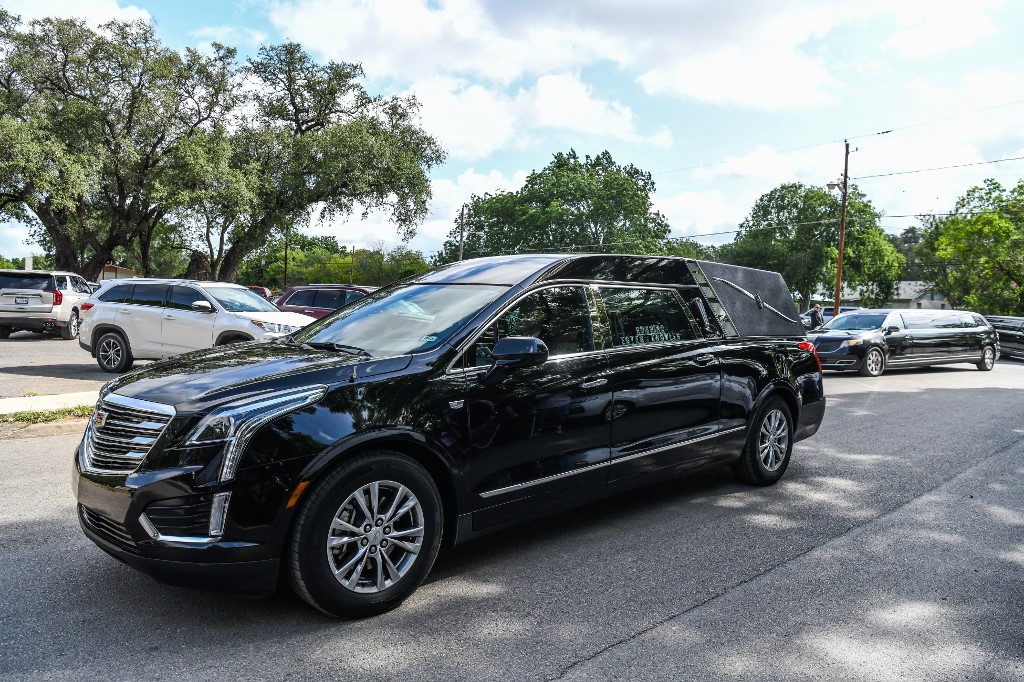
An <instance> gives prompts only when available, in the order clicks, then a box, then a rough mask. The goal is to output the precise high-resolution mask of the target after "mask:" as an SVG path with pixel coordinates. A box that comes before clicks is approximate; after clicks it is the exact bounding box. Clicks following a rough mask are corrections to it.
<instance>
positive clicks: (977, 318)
mask: <svg viewBox="0 0 1024 682" xmlns="http://www.w3.org/2000/svg"><path fill="white" fill-rule="evenodd" d="M971 319H972V320H974V324H973V325H971V326H973V327H987V326H989V324H988V322H987V321H985V318H984V317H982V316H981V315H979V314H977V313H971Z"/></svg>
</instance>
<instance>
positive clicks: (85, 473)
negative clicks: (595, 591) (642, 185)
mask: <svg viewBox="0 0 1024 682" xmlns="http://www.w3.org/2000/svg"><path fill="white" fill-rule="evenodd" d="M797 317H798V313H797V310H796V306H795V305H794V304H793V301H792V298H791V296H790V293H789V290H788V288H787V286H786V284H785V282H784V281H783V280H782V277H781V276H780V275H778V274H777V273H769V272H764V271H761V270H752V269H749V268H741V267H737V266H732V265H725V264H720V263H708V262H701V261H693V260H685V259H682V258H671V257H644V256H606V255H529V256H526V255H524V256H503V257H494V258H484V259H476V260H469V261H463V262H459V263H455V264H452V265H449V266H446V267H444V268H441V269H438V270H435V271H432V272H429V273H427V274H424V275H421V276H419V277H418V278H416V279H413V280H410V281H406V282H402V283H399V284H395V285H392V286H391V287H388V288H387V289H383V290H381V291H377V292H374V293H371V294H369V295H368V296H366V297H364V298H362V299H360V300H358V301H356V302H355V303H353V304H351V305H349V306H346V307H345V308H343V309H342V310H340V311H338V312H337V313H336V314H334V315H331V316H330V317H327V318H324V319H322V320H319V321H317V322H314V323H313V324H311V325H310V326H309V327H306V328H304V329H302V330H301V331H298V332H295V333H293V334H291V335H289V336H287V337H284V338H283V339H280V340H279V341H277V342H275V343H266V344H248V345H245V346H240V347H234V348H223V349H220V348H218V349H213V350H207V351H199V352H195V353H190V354H188V355H184V356H180V357H177V358H172V359H169V360H164V361H162V362H158V363H155V364H153V365H150V366H148V367H144V368H142V369H140V370H138V371H136V372H133V373H131V374H127V375H123V376H121V377H120V378H117V379H115V380H113V381H111V382H110V383H109V384H107V386H106V387H105V388H104V389H103V391H102V392H101V400H100V402H99V404H98V405H97V408H96V410H95V412H94V413H93V416H92V418H91V419H90V421H89V423H88V426H87V427H86V430H85V434H84V437H83V440H82V442H81V445H80V448H79V450H78V454H77V457H76V460H75V462H76V463H75V466H76V472H77V473H76V474H75V476H76V483H75V485H74V487H75V490H76V495H77V500H78V507H77V509H78V514H79V519H80V523H81V526H82V528H83V530H84V532H85V534H86V535H87V536H88V537H89V538H91V539H92V541H93V542H95V543H96V544H97V545H99V546H100V547H101V548H102V549H104V550H105V551H107V552H109V553H110V554H112V555H114V556H116V557H118V558H120V559H122V560H123V561H124V562H126V563H128V564H129V565H131V566H134V567H136V568H138V569H141V570H143V571H146V572H148V573H150V574H152V575H154V576H156V577H157V578H159V579H161V580H164V581H167V582H172V583H179V584H201V585H206V586H220V587H222V588H226V589H232V590H235V591H243V592H250V593H266V592H271V591H273V590H274V589H275V588H276V586H277V585H278V578H279V574H280V573H281V572H284V573H285V574H286V575H287V576H288V579H289V581H290V583H291V585H292V586H293V588H294V589H295V590H296V591H297V592H298V594H299V595H301V596H302V598H303V599H305V600H306V601H307V602H309V603H310V604H312V605H314V606H316V607H317V608H319V609H321V610H322V611H325V612H327V613H331V614H336V615H343V616H365V615H370V614H375V613H380V612H383V611H386V610H388V609H390V608H393V607H395V606H397V605H398V604H399V603H400V602H401V601H402V600H404V599H405V598H406V597H407V596H409V594H410V593H411V592H412V591H413V590H415V589H416V587H417V586H418V585H419V584H420V583H421V582H422V581H423V579H424V578H425V577H426V575H427V573H428V571H429V570H430V567H431V564H432V563H433V561H434V558H435V556H436V555H437V552H438V548H439V546H440V544H441V542H442V540H446V541H447V542H449V543H453V544H454V543H461V542H464V541H467V540H470V539H472V538H474V537H477V536H480V535H482V534H484V533H487V532H490V531H493V530H496V529H499V528H502V527H505V526H508V525H510V524H514V523H518V522H521V521H523V520H526V519H529V518H533V517H537V516H541V515H547V514H553V513H556V512H558V511H560V510H563V509H565V508H567V507H571V506H574V505H578V504H581V503H584V502H587V501H591V500H596V499H599V498H602V497H604V496H607V495H611V494H615V493H618V492H621V491H623V490H627V489H630V488H632V487H634V486H637V485H641V484H644V483H648V482H651V481H663V480H665V477H666V476H669V475H672V474H677V473H680V472H684V471H691V470H693V469H695V468H698V467H706V466H720V465H732V466H733V468H734V470H735V471H736V472H737V474H738V475H739V476H740V477H741V478H742V479H743V480H745V481H747V482H749V483H751V484H754V485H771V484H773V483H775V482H776V481H778V480H779V479H780V478H781V477H782V475H783V473H784V472H785V471H786V468H787V466H788V465H789V461H790V455H791V452H792V447H793V443H794V442H795V441H798V440H801V439H804V438H807V437H809V436H811V435H813V434H814V433H815V432H816V431H817V429H818V427H819V425H820V424H821V420H822V417H823V415H824V411H825V396H824V393H823V390H822V381H821V368H820V365H819V363H818V360H817V358H816V356H815V353H814V348H813V346H812V345H811V344H810V343H808V342H807V341H806V338H805V336H804V331H803V328H802V327H801V325H800V323H799V321H798V319H797ZM648 394H649V395H648ZM620 395H624V396H626V397H627V398H628V400H629V402H630V406H629V409H626V410H617V409H615V408H614V406H615V405H616V403H617V401H618V400H619V396H620ZM584 396H595V400H596V401H597V402H598V403H600V404H602V405H605V404H609V403H610V404H611V405H612V406H613V409H612V410H610V411H609V412H607V416H606V417H605V416H602V415H603V414H605V410H604V408H603V407H602V408H599V409H595V410H594V411H593V412H592V414H591V415H590V416H588V415H576V414H574V413H573V411H572V410H571V409H570V406H571V405H572V404H573V402H574V401H578V399H580V398H581V397H584Z"/></svg>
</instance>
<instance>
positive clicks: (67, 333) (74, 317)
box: [60, 310, 78, 341]
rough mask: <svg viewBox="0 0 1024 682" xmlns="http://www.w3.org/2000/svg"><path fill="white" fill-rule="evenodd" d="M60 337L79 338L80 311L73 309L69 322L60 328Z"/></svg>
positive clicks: (67, 338) (66, 338)
mask: <svg viewBox="0 0 1024 682" xmlns="http://www.w3.org/2000/svg"><path fill="white" fill-rule="evenodd" d="M60 338H62V339H64V340H65V341H70V340H71V339H77V338H78V312H77V311H74V310H72V311H71V317H69V318H68V323H67V324H66V325H65V326H63V327H61V328H60Z"/></svg>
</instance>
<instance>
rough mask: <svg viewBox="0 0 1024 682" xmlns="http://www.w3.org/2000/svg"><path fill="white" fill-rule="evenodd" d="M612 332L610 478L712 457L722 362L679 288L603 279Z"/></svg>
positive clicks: (602, 293) (620, 478) (600, 291)
mask: <svg viewBox="0 0 1024 682" xmlns="http://www.w3.org/2000/svg"><path fill="white" fill-rule="evenodd" d="M597 292H598V295H599V297H600V299H601V302H602V304H603V310H604V312H605V315H606V317H607V319H608V326H609V329H610V333H611V341H610V344H611V345H610V348H609V351H608V362H609V367H610V369H609V375H610V377H611V379H612V386H611V389H612V392H613V399H612V407H611V408H610V410H609V411H608V412H607V413H606V418H607V419H608V420H609V421H610V423H611V468H610V474H609V484H610V485H612V484H615V483H616V482H617V481H625V480H626V479H630V478H632V477H634V476H637V475H639V474H647V473H651V472H655V471H661V470H664V469H666V468H675V467H686V466H693V465H696V464H699V463H700V462H702V461H706V460H708V459H710V457H711V456H712V454H713V446H714V441H713V436H714V435H715V434H717V432H718V430H719V412H720V400H721V392H722V381H721V368H720V366H719V362H718V357H717V354H716V352H715V349H714V346H715V343H716V342H714V341H709V340H706V339H704V337H703V335H702V334H701V333H700V332H699V331H698V325H697V324H696V322H695V321H694V320H693V319H692V317H691V316H690V315H689V313H688V312H687V309H686V305H685V303H684V301H683V297H682V294H681V293H680V292H678V291H676V290H673V289H668V288H657V287H643V286H599V287H597Z"/></svg>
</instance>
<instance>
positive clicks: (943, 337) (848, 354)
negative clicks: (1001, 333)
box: [807, 308, 999, 377]
mask: <svg viewBox="0 0 1024 682" xmlns="http://www.w3.org/2000/svg"><path fill="white" fill-rule="evenodd" d="M807 335H808V337H809V338H810V339H811V340H812V341H813V342H814V346H815V348H816V349H817V351H818V357H819V358H821V366H822V367H823V368H825V369H834V370H840V371H842V370H856V371H858V372H859V373H860V374H861V376H866V377H877V376H880V375H881V374H882V372H883V371H885V369H886V368H887V367H891V368H896V367H928V366H931V365H948V364H953V363H960V362H969V363H971V364H973V365H976V366H977V367H978V369H980V370H982V371H983V372H987V371H989V370H991V369H992V367H993V366H994V365H995V362H996V359H997V358H998V357H999V337H998V336H997V335H996V332H995V330H994V329H992V325H991V324H989V322H988V321H987V320H986V319H985V318H984V317H982V316H981V315H979V314H978V313H972V312H969V311H965V310H961V311H957V310H908V309H905V308H902V309H893V308H879V309H874V310H868V309H861V310H857V311H855V312H851V313H844V314H842V315H839V316H838V317H833V318H832V319H831V320H829V321H828V322H826V323H825V324H824V325H823V326H821V327H819V328H818V329H814V330H811V331H809V332H807Z"/></svg>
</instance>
